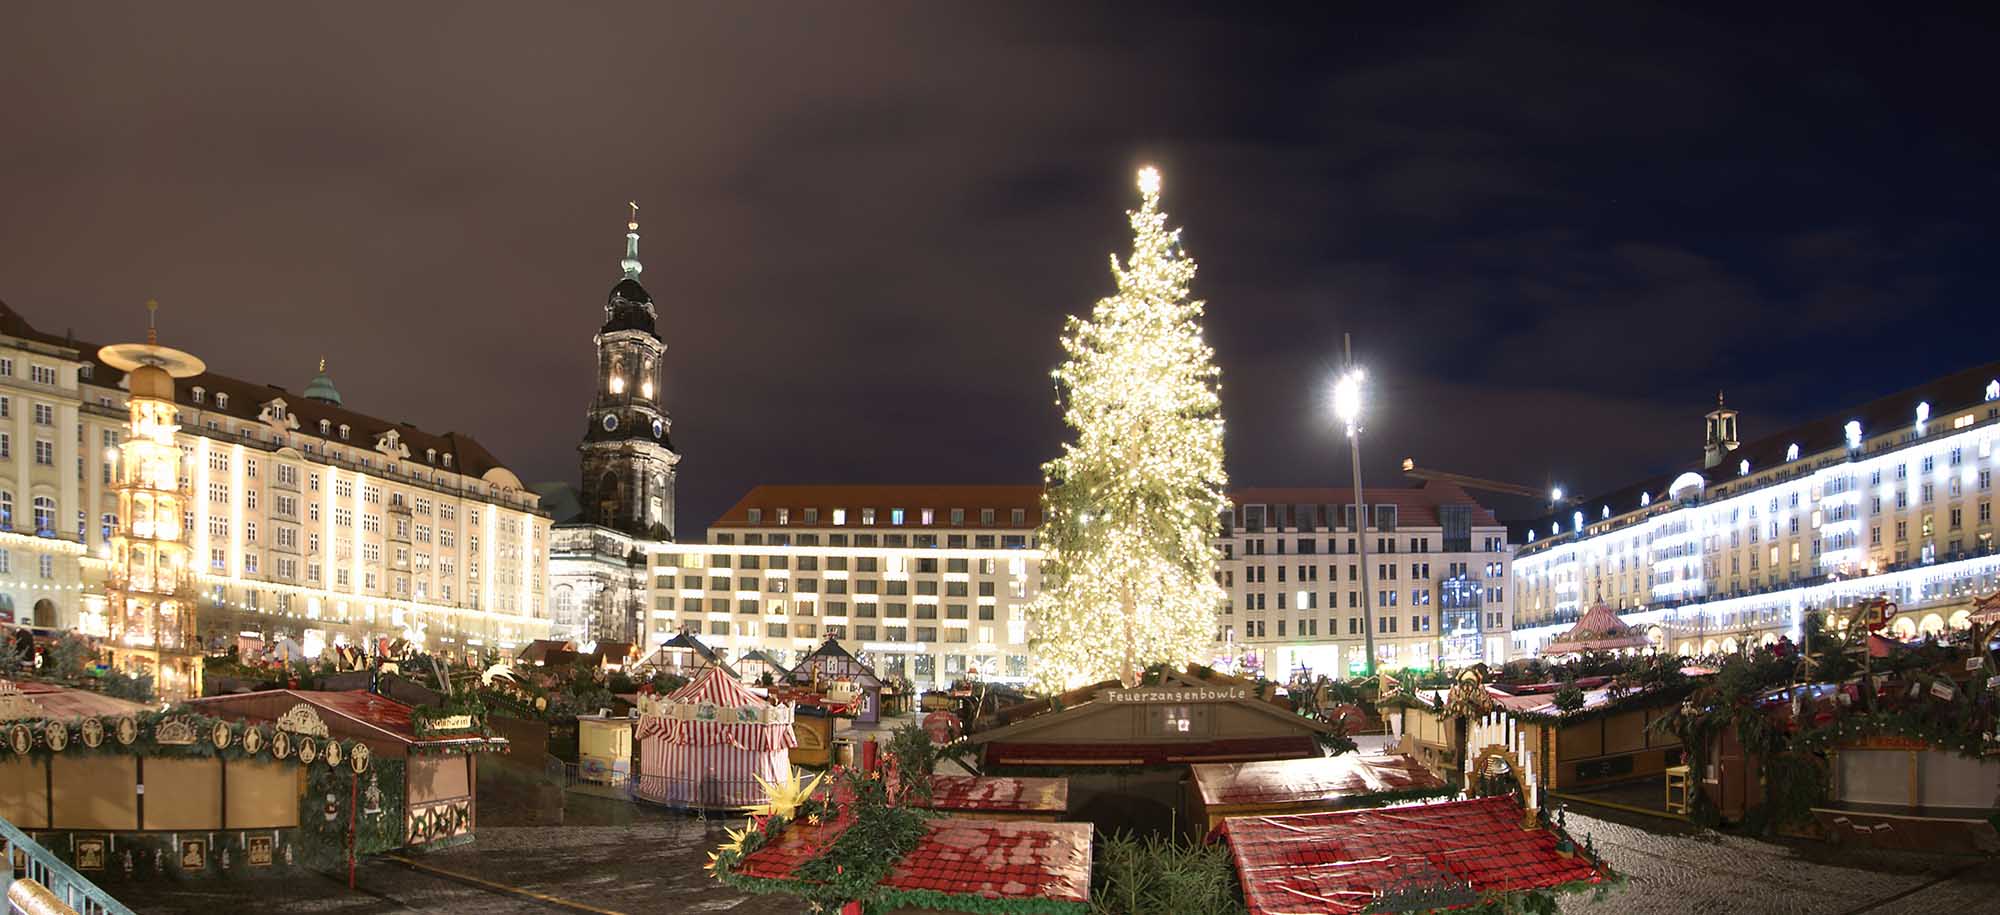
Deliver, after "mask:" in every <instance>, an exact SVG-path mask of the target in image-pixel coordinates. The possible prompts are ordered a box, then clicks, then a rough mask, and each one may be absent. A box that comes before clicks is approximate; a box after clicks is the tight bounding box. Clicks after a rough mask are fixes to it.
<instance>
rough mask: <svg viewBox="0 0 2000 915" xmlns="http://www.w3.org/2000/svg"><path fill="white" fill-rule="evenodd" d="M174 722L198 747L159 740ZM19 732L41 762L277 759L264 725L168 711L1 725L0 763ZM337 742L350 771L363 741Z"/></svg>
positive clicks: (292, 755) (321, 761) (320, 761)
mask: <svg viewBox="0 0 2000 915" xmlns="http://www.w3.org/2000/svg"><path fill="white" fill-rule="evenodd" d="M125 717H130V718H131V719H133V721H134V723H135V724H136V725H137V737H136V738H135V739H134V740H133V741H132V742H131V743H130V744H124V743H120V742H119V741H118V737H117V733H118V723H119V721H120V719H121V718H125ZM92 719H94V720H96V721H97V722H98V723H99V724H100V725H102V726H103V728H104V736H103V738H102V740H101V741H100V742H99V743H98V745H97V746H95V747H92V746H90V745H89V744H87V743H85V742H84V740H83V726H84V722H85V721H86V720H92ZM169 720H173V721H182V722H186V723H187V724H188V726H189V728H190V729H191V730H192V731H193V732H194V742H192V743H187V744H163V743H160V742H159V740H158V736H159V735H158V731H159V726H160V724H162V723H163V722H166V721H169ZM50 725H59V726H61V727H62V728H63V731H64V733H65V735H66V736H65V737H64V745H63V748H62V749H61V750H57V749H55V748H54V747H53V746H52V745H51V744H50V743H49V736H50V730H49V726H50ZM218 725H221V726H224V727H226V728H227V729H228V735H229V740H228V743H227V745H226V746H220V747H218V746H216V744H215V733H216V727H217V726H218ZM17 727H25V728H26V729H27V731H28V733H29V734H30V735H31V736H32V741H33V743H32V746H31V747H30V748H29V753H30V754H32V755H35V756H42V757H48V756H67V755H70V754H73V753H80V754H114V755H129V756H168V757H180V758H186V759H213V758H216V757H221V758H223V759H227V760H239V759H253V758H261V759H277V757H276V756H274V755H272V752H271V737H272V734H273V731H272V729H271V728H270V727H268V726H265V725H257V724H250V723H247V722H241V721H232V720H229V719H224V718H213V717H210V716H208V715H203V714H200V713H197V712H188V711H179V710H169V711H165V712H144V713H140V714H137V715H131V716H119V715H107V716H85V717H82V718H23V719H17V720H14V721H7V722H0V758H5V757H8V756H12V755H15V746H14V741H13V735H14V732H15V729H16V728H17ZM252 729H255V730H256V731H257V732H258V734H259V737H260V738H261V740H260V744H259V746H258V748H257V752H256V753H254V754H253V753H250V752H247V751H246V750H245V749H244V744H243V736H244V735H245V734H246V733H248V732H249V731H250V730H252ZM305 739H308V738H302V737H299V736H298V735H288V737H287V741H288V742H291V743H293V747H292V748H291V751H290V752H289V753H288V754H287V755H286V757H285V760H284V761H286V762H294V763H296V762H299V759H298V749H297V743H296V742H297V741H300V740H305ZM326 742H327V741H326V739H324V738H319V739H316V743H318V744H320V746H321V747H323V746H324V744H325V743H326ZM334 742H335V743H338V744H339V745H340V749H341V754H340V758H341V767H342V768H349V767H350V766H349V760H351V759H353V758H354V750H355V748H356V747H360V746H364V745H365V744H364V743H363V742H362V741H359V740H344V741H341V740H336V741H334ZM325 760H326V757H325V755H324V754H323V752H322V753H321V755H318V756H316V757H315V758H314V760H313V765H315V766H320V767H325ZM379 761H380V760H378V759H376V758H375V757H373V756H371V757H370V758H369V763H368V764H369V765H370V766H373V765H375V764H376V763H377V762H379Z"/></svg>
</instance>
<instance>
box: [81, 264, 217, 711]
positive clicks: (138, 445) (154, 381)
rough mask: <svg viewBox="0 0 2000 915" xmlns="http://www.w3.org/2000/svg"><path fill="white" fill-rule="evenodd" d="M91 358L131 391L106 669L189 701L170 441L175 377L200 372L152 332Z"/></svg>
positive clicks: (192, 631) (189, 595) (194, 660)
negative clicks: (145, 678)
mask: <svg viewBox="0 0 2000 915" xmlns="http://www.w3.org/2000/svg"><path fill="white" fill-rule="evenodd" d="M146 307H147V309H148V310H149V311H153V310H155V309H157V307H158V306H157V305H156V304H155V303H152V302H148V303H146ZM148 323H149V325H150V321H149V322H148ZM98 358H99V359H102V360H104V362H105V364H107V365H110V366H111V367H112V368H115V369H119V370H120V371H123V372H125V373H126V378H127V382H128V385H129V386H130V390H131V420H130V426H129V428H128V431H127V433H126V439H125V443H124V445H123V446H121V447H120V449H119V451H118V465H117V476H116V479H117V484H118V487H117V488H118V521H119V523H118V526H117V528H116V530H114V531H113V533H112V537H111V575H110V579H109V581H108V583H107V584H106V586H105V610H104V613H105V625H106V627H107V631H108V632H109V633H110V636H111V638H110V649H111V660H112V664H113V666H114V667H116V668H117V669H118V670H120V671H123V672H125V673H128V674H134V675H151V676H152V677H153V678H154V680H155V688H156V690H157V691H158V693H159V695H160V698H162V699H167V700H175V699H189V698H193V697H196V696H199V695H201V668H202V651H201V643H200V631H199V630H198V629H197V628H196V625H195V588H194V570H195V566H194V563H193V561H192V559H191V558H190V555H189V553H190V549H189V545H188V537H189V534H190V532H189V531H188V530H187V529H186V528H184V527H183V526H182V522H181V519H182V517H183V508H184V506H185V505H186V504H187V501H188V494H187V492H186V491H185V490H183V489H182V488H181V481H182V480H183V479H185V477H184V476H183V475H182V473H181V461H182V460H183V457H182V455H181V450H180V447H179V446H178V445H176V444H175V443H174V433H175V432H176V431H177V430H179V429H180V423H179V410H178V409H177V408H175V406H174V379H176V378H188V377H192V376H194V375H198V374H201V372H202V371H203V370H204V369H205V366H203V365H202V362H201V360H200V359H197V358H195V357H194V356H191V355H189V354H187V353H184V352H181V351H180V350H177V349H170V348H168V347H164V346H161V345H159V334H158V332H157V331H156V330H155V329H154V328H153V327H151V326H148V327H147V329H146V342H145V343H120V344H116V345H113V346H107V347H105V348H103V349H102V350H100V351H99V352H98Z"/></svg>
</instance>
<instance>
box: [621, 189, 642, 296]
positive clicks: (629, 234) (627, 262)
mask: <svg viewBox="0 0 2000 915" xmlns="http://www.w3.org/2000/svg"><path fill="white" fill-rule="evenodd" d="M625 205H626V206H628V207H631V208H632V218H631V219H629V220H627V221H626V222H625V259H624V260H622V261H620V262H619V266H621V267H624V268H625V278H626V279H628V280H636V279H638V278H639V272H640V271H642V270H645V269H646V267H645V265H644V264H641V263H639V204H638V203H637V202H636V201H631V200H628V201H626V202H625Z"/></svg>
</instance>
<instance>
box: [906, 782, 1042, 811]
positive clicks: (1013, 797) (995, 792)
mask: <svg viewBox="0 0 2000 915" xmlns="http://www.w3.org/2000/svg"><path fill="white" fill-rule="evenodd" d="M930 807H931V809H933V810H975V811H983V812H993V813H1057V814H1060V813H1064V812H1066V811H1068V810H1069V779H1066V778H1003V777H992V776H984V777H982V776H973V775H933V776H931V803H930Z"/></svg>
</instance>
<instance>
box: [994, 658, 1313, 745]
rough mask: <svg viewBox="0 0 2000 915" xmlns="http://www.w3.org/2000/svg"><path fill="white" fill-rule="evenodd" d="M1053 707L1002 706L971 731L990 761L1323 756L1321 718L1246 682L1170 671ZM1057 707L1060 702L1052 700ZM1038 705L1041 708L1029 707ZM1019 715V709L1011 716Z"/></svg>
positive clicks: (1074, 696) (1069, 695)
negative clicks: (992, 721) (1263, 695)
mask: <svg viewBox="0 0 2000 915" xmlns="http://www.w3.org/2000/svg"><path fill="white" fill-rule="evenodd" d="M1064 695H1065V697H1067V699H1065V700H1064V701H1060V702H1058V703H1054V704H1051V703H1049V702H1047V701H1046V700H1044V701H1043V702H1040V703H1028V704H1026V705H1022V706H1016V707H1015V708H1012V709H1007V710H1005V711H1004V712H1002V713H1001V716H1000V717H1001V720H1003V721H1007V722H1009V723H1005V724H1002V725H1000V726H998V727H994V728H989V729H987V730H984V731H980V732H978V733H976V734H974V735H972V737H971V742H972V745H973V746H974V747H976V748H978V750H979V751H980V756H981V759H982V761H983V764H984V765H985V766H986V767H987V768H1002V767H1007V766H1113V767H1115V766H1175V765H1181V764H1186V763H1202V762H1248V761H1252V760H1261V759H1299V758H1307V757H1313V756H1318V755H1320V748H1319V738H1320V737H1321V736H1323V735H1329V734H1331V733H1332V728H1331V727H1330V726H1328V725H1327V724H1325V723H1323V722H1320V721H1316V720H1314V719H1311V718H1306V717H1304V716H1301V715H1298V714H1296V713H1294V712H1292V711H1290V710H1289V709H1287V708H1285V707H1283V706H1280V705H1277V704H1275V703H1272V702H1269V701H1266V700H1263V699H1259V698H1255V697H1254V696H1253V695H1252V691H1251V690H1250V689H1249V688H1248V687H1244V686H1238V685H1233V684H1230V685H1215V684H1211V683H1210V682H1209V681H1208V680H1206V679H1204V678H1203V677H1202V676H1200V675H1199V674H1197V673H1178V672H1173V671H1169V672H1166V673H1164V674H1162V675H1160V677H1159V678H1158V679H1157V680H1156V681H1154V682H1151V683H1147V684H1144V685H1141V686H1136V687H1132V688H1130V689H1127V688H1124V687H1121V686H1117V685H1115V684H1113V685H1105V686H1101V687H1099V688H1097V689H1095V690H1094V691H1093V692H1091V693H1089V694H1087V695H1082V696H1079V695H1077V694H1076V693H1074V692H1072V693H1067V694H1064ZM1058 706H1060V707H1058ZM1036 712H1039V713H1036ZM1016 713H1025V715H1024V716H1023V717H1016Z"/></svg>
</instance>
